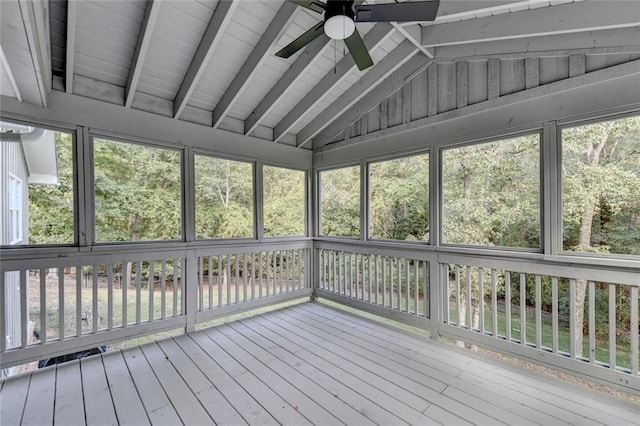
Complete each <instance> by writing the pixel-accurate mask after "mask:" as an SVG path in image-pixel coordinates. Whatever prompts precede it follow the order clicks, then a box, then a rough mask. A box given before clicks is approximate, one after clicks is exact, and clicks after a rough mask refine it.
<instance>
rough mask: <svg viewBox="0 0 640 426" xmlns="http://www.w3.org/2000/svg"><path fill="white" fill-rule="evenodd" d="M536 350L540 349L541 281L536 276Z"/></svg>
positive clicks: (538, 276)
mask: <svg viewBox="0 0 640 426" xmlns="http://www.w3.org/2000/svg"><path fill="white" fill-rule="evenodd" d="M535 279H536V348H537V349H540V348H542V281H541V278H540V275H538V274H536V277H535Z"/></svg>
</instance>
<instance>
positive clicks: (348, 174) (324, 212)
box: [320, 166, 360, 237]
mask: <svg viewBox="0 0 640 426" xmlns="http://www.w3.org/2000/svg"><path fill="white" fill-rule="evenodd" d="M320 191H321V195H320V216H321V217H320V224H321V229H320V234H321V235H328V236H341V237H358V236H359V235H360V167H358V166H354V167H345V168H342V169H335V170H327V171H322V172H320Z"/></svg>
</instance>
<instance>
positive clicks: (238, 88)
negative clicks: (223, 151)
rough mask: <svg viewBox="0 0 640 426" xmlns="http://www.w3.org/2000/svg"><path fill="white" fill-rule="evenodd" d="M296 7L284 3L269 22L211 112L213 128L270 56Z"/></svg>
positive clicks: (289, 3)
mask: <svg viewBox="0 0 640 426" xmlns="http://www.w3.org/2000/svg"><path fill="white" fill-rule="evenodd" d="M296 8H297V5H296V4H295V3H291V2H288V1H285V2H284V3H283V4H282V6H281V7H280V9H279V10H278V12H277V13H276V16H275V17H274V18H273V19H272V20H271V22H270V23H269V26H268V27H267V30H266V31H265V33H264V34H263V35H262V37H260V40H258V43H257V44H256V45H255V47H254V48H253V50H252V51H251V54H250V55H249V57H248V58H247V59H246V60H245V62H244V64H243V65H242V68H240V71H239V72H238V74H236V77H235V78H234V79H233V81H232V82H231V84H230V85H229V87H228V88H227V90H226V91H225V93H224V95H222V98H221V99H220V101H219V102H218V104H217V105H216V107H215V109H214V110H213V127H218V126H219V125H220V123H221V122H222V120H223V119H224V118H225V117H226V115H227V114H228V113H229V111H230V110H231V108H232V107H233V104H234V103H235V102H236V101H237V100H238V98H239V97H240V96H241V95H242V92H243V91H244V90H245V89H246V87H247V85H248V83H249V82H250V81H251V79H252V78H253V76H254V74H255V72H256V71H257V70H258V69H259V68H260V66H261V65H262V64H263V63H264V61H265V60H266V58H267V55H270V50H271V46H273V44H274V43H275V42H276V41H277V40H278V39H279V38H280V36H281V35H282V33H283V32H284V31H285V30H286V29H287V26H288V24H289V21H290V20H291V17H292V16H293V13H294V12H295V11H296Z"/></svg>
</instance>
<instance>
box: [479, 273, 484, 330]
mask: <svg viewBox="0 0 640 426" xmlns="http://www.w3.org/2000/svg"><path fill="white" fill-rule="evenodd" d="M478 310H479V312H480V315H479V316H480V323H479V324H478V326H479V327H478V329H479V330H480V333H481V334H484V269H482V268H478Z"/></svg>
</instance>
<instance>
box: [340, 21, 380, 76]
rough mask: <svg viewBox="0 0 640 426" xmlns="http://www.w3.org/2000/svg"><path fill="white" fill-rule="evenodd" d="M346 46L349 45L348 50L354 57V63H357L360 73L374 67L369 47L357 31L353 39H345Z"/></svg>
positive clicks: (352, 36)
mask: <svg viewBox="0 0 640 426" xmlns="http://www.w3.org/2000/svg"><path fill="white" fill-rule="evenodd" d="M344 44H346V45H347V48H348V49H349V52H350V53H351V56H352V57H353V61H354V62H355V63H356V65H357V66H358V69H359V70H360V71H362V70H365V69H367V68H369V67H370V66H371V65H373V59H371V56H370V55H369V51H368V50H367V46H365V44H364V41H363V40H362V37H360V33H359V32H358V30H357V29H356V30H355V31H354V32H353V34H352V35H351V37H348V38H346V39H344Z"/></svg>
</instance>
